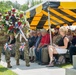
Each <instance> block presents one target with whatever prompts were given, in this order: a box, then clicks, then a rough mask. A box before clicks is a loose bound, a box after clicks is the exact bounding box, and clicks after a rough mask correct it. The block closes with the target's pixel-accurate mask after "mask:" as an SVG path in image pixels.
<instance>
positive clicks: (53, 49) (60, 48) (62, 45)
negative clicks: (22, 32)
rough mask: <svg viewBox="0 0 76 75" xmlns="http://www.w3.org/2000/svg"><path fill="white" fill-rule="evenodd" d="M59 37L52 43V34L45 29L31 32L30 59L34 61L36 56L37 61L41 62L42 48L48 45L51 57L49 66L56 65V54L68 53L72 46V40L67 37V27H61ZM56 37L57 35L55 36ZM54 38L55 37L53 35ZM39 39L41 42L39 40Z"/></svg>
mask: <svg viewBox="0 0 76 75" xmlns="http://www.w3.org/2000/svg"><path fill="white" fill-rule="evenodd" d="M59 33H60V35H59V34H58V32H56V34H58V37H59V38H58V37H57V38H55V39H56V41H57V42H56V41H55V40H53V42H56V43H54V44H53V45H50V41H51V39H50V34H49V33H48V32H47V31H46V30H45V29H42V31H41V32H40V31H37V32H36V31H35V32H33V33H32V34H31V36H30V38H29V47H30V50H29V56H30V61H34V60H35V57H36V61H39V64H41V63H42V60H41V56H42V55H41V54H42V48H44V47H48V49H47V50H48V53H49V57H50V62H49V65H48V67H49V66H54V56H53V55H54V54H65V53H67V49H69V47H70V40H69V39H68V37H67V33H68V29H67V28H66V27H64V26H63V27H60V29H59ZM55 37H56V36H55ZM53 38H54V37H53ZM38 41H39V42H38Z"/></svg>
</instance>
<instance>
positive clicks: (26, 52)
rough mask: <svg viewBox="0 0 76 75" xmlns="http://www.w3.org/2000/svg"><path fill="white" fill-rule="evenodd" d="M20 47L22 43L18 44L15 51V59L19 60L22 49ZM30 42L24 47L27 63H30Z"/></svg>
mask: <svg viewBox="0 0 76 75" xmlns="http://www.w3.org/2000/svg"><path fill="white" fill-rule="evenodd" d="M19 47H20V45H17V46H16V51H15V59H16V60H18V59H19V58H20V51H19ZM28 49H29V48H28V44H27V45H26V46H25V48H24V59H25V62H26V63H27V64H29V53H28Z"/></svg>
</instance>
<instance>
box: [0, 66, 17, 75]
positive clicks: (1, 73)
mask: <svg viewBox="0 0 76 75" xmlns="http://www.w3.org/2000/svg"><path fill="white" fill-rule="evenodd" d="M0 75H17V74H16V73H14V72H12V71H11V70H9V69H7V68H5V67H3V66H1V65H0Z"/></svg>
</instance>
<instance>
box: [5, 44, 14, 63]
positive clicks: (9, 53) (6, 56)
mask: <svg viewBox="0 0 76 75" xmlns="http://www.w3.org/2000/svg"><path fill="white" fill-rule="evenodd" d="M11 48H12V50H15V45H13V46H12V47H11ZM12 50H11V51H12ZM11 51H10V50H9V49H6V50H5V60H6V62H10V57H11Z"/></svg>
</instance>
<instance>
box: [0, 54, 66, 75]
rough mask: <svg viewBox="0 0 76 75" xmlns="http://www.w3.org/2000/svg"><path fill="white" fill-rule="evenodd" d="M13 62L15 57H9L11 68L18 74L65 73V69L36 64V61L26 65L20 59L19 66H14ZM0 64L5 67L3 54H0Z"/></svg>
mask: <svg viewBox="0 0 76 75" xmlns="http://www.w3.org/2000/svg"><path fill="white" fill-rule="evenodd" d="M15 62H16V61H15V59H14V58H13V57H11V64H12V66H13V68H12V69H11V70H12V71H13V72H15V73H17V74H18V75H65V69H62V68H58V67H49V68H48V67H46V66H41V65H38V64H37V63H30V65H31V66H30V67H26V66H25V62H24V61H23V60H20V66H16V64H15ZM0 64H1V65H3V66H4V67H6V62H5V57H4V55H2V61H1V63H0Z"/></svg>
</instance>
